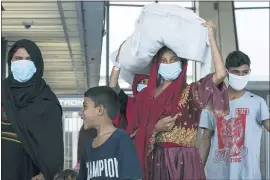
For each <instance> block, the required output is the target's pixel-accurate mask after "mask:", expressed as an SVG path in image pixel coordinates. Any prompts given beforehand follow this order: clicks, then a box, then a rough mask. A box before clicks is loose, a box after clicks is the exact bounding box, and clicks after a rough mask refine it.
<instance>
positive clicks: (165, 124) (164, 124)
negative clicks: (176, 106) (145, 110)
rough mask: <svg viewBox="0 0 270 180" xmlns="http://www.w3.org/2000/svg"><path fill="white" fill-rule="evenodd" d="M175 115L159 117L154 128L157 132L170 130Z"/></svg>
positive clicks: (173, 123) (175, 117)
mask: <svg viewBox="0 0 270 180" xmlns="http://www.w3.org/2000/svg"><path fill="white" fill-rule="evenodd" d="M177 116H178V115H175V116H174V117H171V116H169V117H165V118H163V119H160V120H159V121H158V122H157V123H156V125H155V130H156V131H157V132H167V131H170V130H172V128H173V127H174V125H175V121H176V119H177Z"/></svg>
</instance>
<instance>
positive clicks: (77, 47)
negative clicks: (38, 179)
mask: <svg viewBox="0 0 270 180" xmlns="http://www.w3.org/2000/svg"><path fill="white" fill-rule="evenodd" d="M150 3H163V4H177V5H180V6H183V7H186V8H189V9H191V10H192V11H194V12H195V13H196V14H197V15H199V16H200V17H202V18H203V19H205V20H211V21H212V22H214V23H215V24H216V25H217V29H218V30H217V39H218V44H219V47H220V49H221V53H222V56H223V58H224V59H225V58H226V56H227V55H228V54H229V53H230V52H231V51H234V50H241V51H243V52H245V53H246V54H248V55H249V57H250V59H251V61H252V63H251V70H252V71H251V72H252V73H251V77H250V82H249V83H248V86H247V89H248V90H249V91H251V92H253V93H255V94H257V95H259V96H261V97H262V98H264V99H265V101H266V102H267V103H268V107H269V105H270V104H269V102H270V96H269V10H270V6H269V2H267V1H265V2H257V1H254V2H237V1H236V2H231V1H209V2H208V1H195V2H194V1H187V2H184V1H174V2H169V1H167V2H166V1H149V2H147V1H140V2H131V1H106V2H104V1H74V0H61V1H57V0H42V1H34V0H2V16H1V20H2V49H1V53H2V55H1V72H2V74H1V77H2V79H3V78H5V77H6V76H7V75H8V69H7V61H6V59H7V52H8V50H9V48H10V47H11V45H12V44H13V43H14V42H15V41H17V40H19V39H29V40H32V41H34V42H35V43H36V44H37V45H38V46H39V48H40V49H41V52H42V55H43V58H44V63H45V65H44V67H45V70H44V79H45V80H46V82H47V83H48V84H49V85H50V87H51V88H52V90H53V91H54V92H55V94H56V95H57V97H58V99H59V101H60V103H61V106H62V108H63V111H64V114H63V124H64V152H65V156H64V158H65V159H64V168H73V167H74V165H75V164H76V163H77V144H78V134H79V130H80V128H81V126H82V125H83V121H82V119H81V118H80V116H79V114H78V112H79V111H80V109H81V107H82V102H83V93H84V92H85V91H86V90H87V89H89V88H90V87H95V86H102V85H108V83H109V78H110V72H111V70H112V67H113V63H112V61H111V59H110V55H111V53H112V52H114V51H115V50H116V49H118V47H119V46H120V44H121V43H122V42H123V41H124V40H125V39H127V38H128V37H129V36H130V35H131V34H132V32H133V31H134V27H135V22H136V19H137V18H138V16H139V14H140V12H141V9H142V8H143V7H144V6H145V5H147V4H150ZM198 66H199V65H198V63H196V62H194V61H190V62H189V66H188V71H187V75H188V76H187V78H188V82H189V83H190V82H194V81H197V80H198V79H200V73H199V70H200V69H199V68H198ZM120 87H121V88H122V89H124V90H125V92H126V93H127V94H129V95H132V89H131V86H130V85H129V84H128V83H126V82H125V81H124V80H120ZM262 142H263V143H262V146H261V173H262V176H263V177H264V178H265V179H269V178H270V173H269V171H267V169H268V170H269V169H270V155H269V147H270V146H269V133H266V131H265V130H264V133H263V136H262Z"/></svg>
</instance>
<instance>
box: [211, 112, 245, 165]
mask: <svg viewBox="0 0 270 180" xmlns="http://www.w3.org/2000/svg"><path fill="white" fill-rule="evenodd" d="M248 114H249V109H248V108H238V109H236V117H233V118H231V119H228V120H225V119H224V117H218V118H217V133H218V150H216V153H215V160H214V161H215V162H216V163H218V162H220V161H224V162H225V163H226V164H228V163H239V162H241V159H242V158H243V157H244V156H246V154H247V151H248V149H247V147H245V146H244V142H245V131H246V119H247V115H248Z"/></svg>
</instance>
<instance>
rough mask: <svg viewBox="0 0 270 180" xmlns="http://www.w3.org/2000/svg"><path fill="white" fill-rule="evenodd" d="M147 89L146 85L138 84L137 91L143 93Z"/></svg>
mask: <svg viewBox="0 0 270 180" xmlns="http://www.w3.org/2000/svg"><path fill="white" fill-rule="evenodd" d="M146 87H147V85H145V84H138V86H137V91H138V92H141V91H142V90H143V89H144V88H146Z"/></svg>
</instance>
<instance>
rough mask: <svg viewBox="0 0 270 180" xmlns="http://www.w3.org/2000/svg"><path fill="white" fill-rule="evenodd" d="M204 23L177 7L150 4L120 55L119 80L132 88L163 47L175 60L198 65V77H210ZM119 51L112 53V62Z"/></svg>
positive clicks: (207, 42)
mask: <svg viewBox="0 0 270 180" xmlns="http://www.w3.org/2000/svg"><path fill="white" fill-rule="evenodd" d="M204 22H205V20H203V19H202V18H200V17H199V16H197V15H196V14H195V13H194V12H193V11H191V10H189V9H186V8H183V7H181V6H178V5H165V4H158V3H154V4H149V5H146V6H145V7H143V8H142V10H141V13H140V16H139V18H138V20H137V22H136V25H135V31H134V33H133V35H131V36H130V37H129V38H128V39H127V40H126V41H125V42H124V44H123V46H122V47H121V49H120V52H119V63H120V64H121V73H120V76H121V77H122V78H123V79H124V80H125V81H126V82H128V83H129V84H132V82H133V78H134V75H135V74H149V72H150V68H151V67H150V63H151V61H152V59H153V57H154V56H155V54H156V53H157V52H158V50H159V49H160V48H162V47H163V46H167V47H168V48H170V49H172V50H173V51H174V52H175V53H176V54H177V56H179V57H182V58H185V59H188V60H191V61H196V62H200V63H201V76H205V75H206V74H208V73H210V69H211V49H210V46H209V40H208V30H207V28H206V27H204V26H202V23H204ZM118 51H119V49H118V50H116V51H115V52H113V53H112V55H111V60H112V61H113V62H114V61H115V59H116V56H117V54H118Z"/></svg>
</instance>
